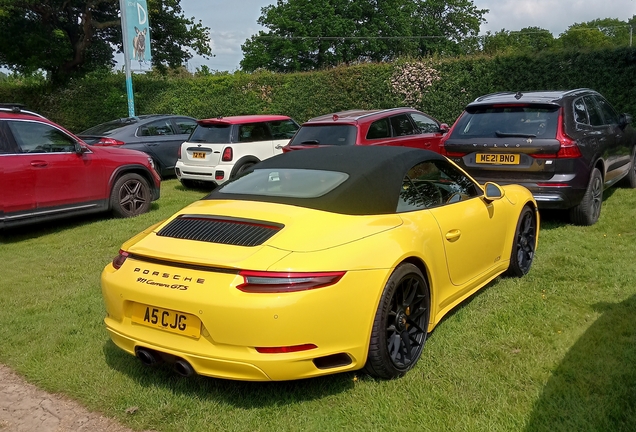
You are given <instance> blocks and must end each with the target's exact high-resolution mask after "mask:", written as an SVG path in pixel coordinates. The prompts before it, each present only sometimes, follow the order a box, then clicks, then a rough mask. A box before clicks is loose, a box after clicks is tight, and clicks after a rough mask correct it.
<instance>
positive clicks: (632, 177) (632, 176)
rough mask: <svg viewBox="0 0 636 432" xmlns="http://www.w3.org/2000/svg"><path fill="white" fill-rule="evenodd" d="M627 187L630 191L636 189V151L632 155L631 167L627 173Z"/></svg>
mask: <svg viewBox="0 0 636 432" xmlns="http://www.w3.org/2000/svg"><path fill="white" fill-rule="evenodd" d="M627 185H628V186H629V187H630V188H632V189H636V151H634V154H633V155H632V167H631V168H630V170H629V173H627Z"/></svg>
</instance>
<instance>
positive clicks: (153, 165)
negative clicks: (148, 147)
mask: <svg viewBox="0 0 636 432" xmlns="http://www.w3.org/2000/svg"><path fill="white" fill-rule="evenodd" d="M148 163H149V164H150V166H151V167H152V169H155V170H156V169H157V168H156V167H155V161H154V160H153V159H152V158H151V157H150V156H148Z"/></svg>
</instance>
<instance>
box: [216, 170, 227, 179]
mask: <svg viewBox="0 0 636 432" xmlns="http://www.w3.org/2000/svg"><path fill="white" fill-rule="evenodd" d="M224 177H225V173H224V172H223V171H215V172H214V180H223V178H224Z"/></svg>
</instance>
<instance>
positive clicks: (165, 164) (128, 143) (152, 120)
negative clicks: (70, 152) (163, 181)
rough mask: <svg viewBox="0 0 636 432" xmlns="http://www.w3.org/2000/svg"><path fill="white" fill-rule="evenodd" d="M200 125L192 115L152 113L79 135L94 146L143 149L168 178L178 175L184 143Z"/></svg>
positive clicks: (157, 168)
mask: <svg viewBox="0 0 636 432" xmlns="http://www.w3.org/2000/svg"><path fill="white" fill-rule="evenodd" d="M196 125H197V121H196V119H194V118H192V117H186V116H178V115H167V114H149V115H141V116H138V117H128V118H121V119H117V120H113V121H110V122H107V123H102V124H99V125H97V126H93V127H92V128H89V129H86V130H85V131H83V132H80V133H79V134H78V136H79V137H80V138H81V139H82V140H84V142H86V144H90V145H94V146H122V148H128V149H134V150H140V151H143V152H145V153H147V154H148V155H149V156H150V157H152V159H153V161H154V164H155V169H156V170H157V172H158V173H159V175H161V177H168V176H174V166H175V163H176V162H177V155H178V153H179V148H180V147H181V143H183V142H184V141H186V140H187V139H188V137H189V136H190V133H191V132H192V131H193V130H194V128H195V127H196Z"/></svg>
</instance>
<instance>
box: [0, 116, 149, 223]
mask: <svg viewBox="0 0 636 432" xmlns="http://www.w3.org/2000/svg"><path fill="white" fill-rule="evenodd" d="M0 173H2V181H0V228H7V227H12V226H17V225H23V224H28V223H33V222H39V221H44V220H51V219H57V218H62V217H67V216H73V215H80V214H86V213H95V212H100V211H107V210H111V211H112V212H113V213H114V214H115V215H117V216H120V217H129V216H136V215H138V214H141V213H144V212H147V211H148V210H149V209H150V203H151V201H153V200H156V199H158V198H159V193H160V192H159V191H160V179H159V175H158V174H157V173H156V172H155V170H154V168H153V166H152V159H151V158H150V157H149V156H148V155H146V154H145V153H142V152H138V151H134V150H125V149H120V148H114V147H95V146H89V145H87V144H86V143H84V142H83V141H82V140H81V139H79V138H78V137H76V136H75V135H73V134H72V133H70V132H69V131H67V130H66V129H64V128H63V127H61V126H59V125H57V124H55V123H53V122H52V121H50V120H48V119H46V118H44V117H42V116H41V115H39V114H36V113H34V112H31V111H25V110H24V109H22V107H21V106H19V105H14V104H4V105H2V106H0Z"/></svg>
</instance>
